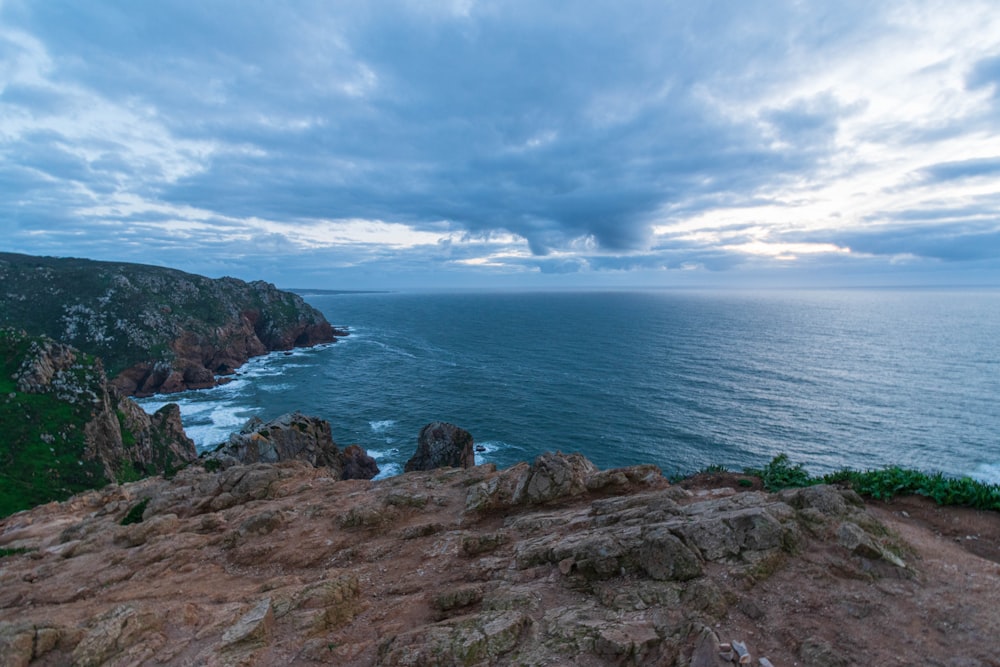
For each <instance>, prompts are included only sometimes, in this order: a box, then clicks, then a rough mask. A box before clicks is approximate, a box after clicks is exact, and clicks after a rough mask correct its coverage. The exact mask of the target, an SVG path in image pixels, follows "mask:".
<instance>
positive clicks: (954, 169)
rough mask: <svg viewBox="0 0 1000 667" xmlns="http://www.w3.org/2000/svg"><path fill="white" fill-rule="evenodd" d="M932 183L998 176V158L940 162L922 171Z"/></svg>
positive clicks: (999, 166)
mask: <svg viewBox="0 0 1000 667" xmlns="http://www.w3.org/2000/svg"><path fill="white" fill-rule="evenodd" d="M923 174H924V176H926V177H927V178H928V179H930V180H932V181H952V180H957V179H962V178H972V177H975V176H992V175H995V174H1000V157H992V158H980V159H975V160H959V161H956V162H942V163H940V164H936V165H934V166H931V167H927V168H926V169H924V170H923Z"/></svg>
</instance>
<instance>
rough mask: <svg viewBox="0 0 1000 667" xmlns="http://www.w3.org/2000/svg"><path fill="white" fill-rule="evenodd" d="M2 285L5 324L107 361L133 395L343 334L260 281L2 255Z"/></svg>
mask: <svg viewBox="0 0 1000 667" xmlns="http://www.w3.org/2000/svg"><path fill="white" fill-rule="evenodd" d="M0 285H2V289H0V325H10V326H16V327H18V328H23V329H25V330H27V331H28V332H29V333H32V334H44V335H47V336H50V337H51V338H53V339H56V340H59V341H61V342H64V343H68V344H71V345H73V346H75V347H76V348H78V349H80V350H83V351H84V352H87V353H88V354H92V355H95V356H99V357H101V359H102V360H103V361H104V364H105V367H106V369H107V372H108V375H109V376H111V377H112V378H113V384H114V385H115V386H116V387H117V388H118V389H119V390H120V391H121V392H122V393H124V394H126V395H130V394H135V395H143V396H144V395H149V394H152V393H156V392H164V393H169V392H174V391H180V390H183V389H197V388H205V387H211V386H213V385H214V384H216V382H217V378H216V376H217V375H219V374H223V375H224V374H227V373H231V372H232V371H233V370H234V369H235V368H238V367H239V366H240V365H242V364H243V363H245V362H246V361H247V359H249V358H250V357H253V356H256V355H260V354H264V353H266V352H268V351H271V350H287V349H290V348H292V347H294V346H308V345H315V344H317V343H327V342H331V341H333V340H335V337H336V336H338V335H344V332H342V331H338V330H335V329H334V328H333V327H331V326H330V324H329V323H328V322H327V321H326V319H325V318H324V317H323V315H322V314H321V313H320V312H319V311H317V310H316V309H314V308H312V307H311V306H309V305H308V304H307V303H305V301H303V300H302V298H301V297H300V296H298V295H296V294H292V293H289V292H284V291H281V290H279V289H277V288H275V287H274V285H271V284H268V283H265V282H261V281H256V282H251V283H246V282H243V281H242V280H236V279H235V278H221V279H217V280H213V279H210V278H205V277H202V276H196V275H192V274H188V273H183V272H181V271H176V270H173V269H165V268H160V267H153V266H145V265H140V264H122V263H112V262H95V261H90V260H82V259H55V258H50V257H29V256H26V255H15V254H10V253H0Z"/></svg>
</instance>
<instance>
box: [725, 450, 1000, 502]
mask: <svg viewBox="0 0 1000 667" xmlns="http://www.w3.org/2000/svg"><path fill="white" fill-rule="evenodd" d="M744 472H745V473H746V474H748V475H756V476H757V477H760V479H761V481H762V482H763V483H764V487H765V488H766V489H768V490H769V491H779V490H781V489H787V488H793V487H801V486H811V485H813V484H847V485H849V486H850V487H851V488H852V489H854V490H855V491H857V492H858V493H860V494H861V495H863V496H868V497H870V498H874V499H876V500H889V499H890V498H893V497H895V496H905V495H917V496H926V497H928V498H931V499H933V500H934V501H935V502H937V503H938V504H939V505H959V506H963V507H972V508H975V509H981V510H993V511H1000V485H997V484H988V483H986V482H980V481H978V480H974V479H972V478H970V477H947V476H945V475H944V474H942V473H939V472H938V473H924V472H920V471H919V470H911V469H907V468H900V467H899V466H891V467H887V468H882V469H880V470H864V471H860V470H851V469H848V468H845V469H843V470H839V471H837V472H834V473H830V474H828V475H822V476H819V477H813V476H811V475H809V473H807V472H806V471H805V469H804V468H803V467H802V466H801V465H799V464H793V463H792V462H791V461H790V460H789V458H788V456H787V455H786V454H779V455H778V456H776V457H774V458H773V459H772V460H771V462H770V463H768V464H767V465H765V466H764V467H763V468H747V469H746V470H745V471H744Z"/></svg>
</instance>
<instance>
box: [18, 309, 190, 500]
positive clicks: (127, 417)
mask: <svg viewBox="0 0 1000 667" xmlns="http://www.w3.org/2000/svg"><path fill="white" fill-rule="evenodd" d="M0 424H3V428H4V433H3V438H0V462H2V465H0V516H5V515H7V514H10V513H11V512H16V511H18V510H22V509H25V508H28V507H32V506H34V505H38V504H41V503H45V502H49V501H51V500H62V499H64V498H67V497H69V496H70V495H72V494H73V493H76V492H79V491H82V490H85V489H93V488H98V487H101V486H104V485H105V484H107V483H109V482H113V481H119V482H121V481H134V480H136V479H138V478H139V477H141V476H143V475H151V474H159V473H163V472H169V471H171V470H173V469H175V468H178V467H180V466H182V465H185V464H186V463H188V462H190V461H192V460H193V459H194V458H196V454H195V449H194V443H193V442H191V440H190V439H188V438H187V436H186V435H185V434H184V431H183V428H182V427H181V422H180V410H178V408H177V406H176V405H175V404H170V405H167V406H165V407H164V408H162V409H161V410H159V411H158V412H157V413H156V414H154V415H152V416H150V415H148V414H146V412H144V411H143V410H142V408H140V407H139V406H138V405H136V404H135V402H133V401H132V400H131V399H129V398H127V397H123V396H122V395H121V394H120V393H119V392H118V391H117V390H116V389H115V388H114V387H112V386H110V385H109V383H108V381H107V378H106V376H105V374H104V368H103V366H102V364H101V361H100V359H97V358H95V357H93V356H91V355H89V354H86V353H84V352H81V351H79V350H77V349H75V348H73V347H71V346H69V345H64V344H62V343H57V342H55V341H53V340H51V339H49V338H46V337H37V336H29V335H27V334H25V333H24V332H22V331H18V330H15V329H0Z"/></svg>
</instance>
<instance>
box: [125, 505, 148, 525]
mask: <svg viewBox="0 0 1000 667" xmlns="http://www.w3.org/2000/svg"><path fill="white" fill-rule="evenodd" d="M147 505H149V498H143V499H142V500H140V501H139V502H137V503H136V504H135V505H132V507H130V508H129V510H128V512H127V513H126V514H125V516H124V517H122V521H121V524H122V525H123V526H129V525H131V524H133V523H142V513H143V512H145V511H146V506H147Z"/></svg>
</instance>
